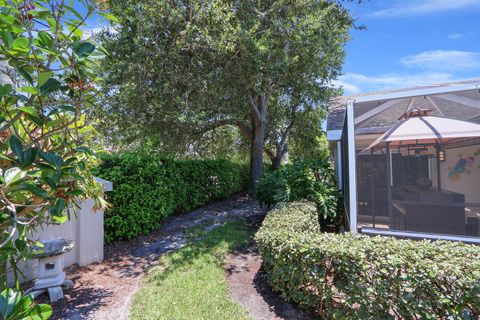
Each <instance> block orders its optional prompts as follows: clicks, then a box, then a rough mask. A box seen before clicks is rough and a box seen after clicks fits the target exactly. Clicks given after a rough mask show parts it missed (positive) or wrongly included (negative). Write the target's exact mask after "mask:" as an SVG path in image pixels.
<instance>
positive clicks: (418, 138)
mask: <svg viewBox="0 0 480 320" xmlns="http://www.w3.org/2000/svg"><path fill="white" fill-rule="evenodd" d="M478 137H480V124H477V123H473V122H468V121H462V120H455V119H450V118H442V117H436V116H428V115H427V116H412V117H409V118H406V119H404V120H401V121H399V122H398V123H397V124H396V125H395V126H393V127H392V128H391V129H390V130H388V131H387V132H385V133H384V134H383V135H382V136H380V137H379V138H378V139H377V140H375V141H374V142H373V143H372V144H371V145H370V146H369V147H368V148H367V149H371V148H374V147H376V146H380V145H385V144H387V143H388V144H389V145H390V146H391V147H408V146H415V145H437V144H444V143H449V142H455V141H463V140H465V139H471V138H478Z"/></svg>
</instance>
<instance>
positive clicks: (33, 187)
mask: <svg viewBox="0 0 480 320" xmlns="http://www.w3.org/2000/svg"><path fill="white" fill-rule="evenodd" d="M19 190H27V191H29V192H31V193H32V194H34V195H36V196H39V197H42V198H48V197H49V196H48V193H47V192H46V191H45V190H43V189H42V188H40V187H38V186H36V185H34V184H30V183H22V184H20V185H19Z"/></svg>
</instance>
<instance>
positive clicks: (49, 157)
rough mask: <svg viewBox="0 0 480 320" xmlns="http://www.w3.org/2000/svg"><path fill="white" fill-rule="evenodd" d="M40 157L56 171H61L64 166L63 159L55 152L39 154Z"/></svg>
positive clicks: (41, 152)
mask: <svg viewBox="0 0 480 320" xmlns="http://www.w3.org/2000/svg"><path fill="white" fill-rule="evenodd" d="M39 154H40V157H42V158H43V159H44V160H45V161H47V162H48V163H49V164H50V165H52V166H53V167H54V168H55V169H60V168H61V167H62V165H63V159H62V157H60V156H59V155H58V154H56V153H54V152H43V151H40V152H39Z"/></svg>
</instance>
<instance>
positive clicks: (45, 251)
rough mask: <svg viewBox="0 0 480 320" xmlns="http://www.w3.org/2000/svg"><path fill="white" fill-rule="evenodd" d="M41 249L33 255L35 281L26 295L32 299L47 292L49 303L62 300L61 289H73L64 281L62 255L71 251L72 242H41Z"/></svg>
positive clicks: (52, 240)
mask: <svg viewBox="0 0 480 320" xmlns="http://www.w3.org/2000/svg"><path fill="white" fill-rule="evenodd" d="M42 244H43V248H38V249H39V251H40V252H39V253H38V254H35V257H36V258H37V259H38V272H37V280H36V281H35V284H34V286H33V288H31V289H29V290H28V291H27V293H32V295H33V297H35V298H36V297H38V296H39V295H41V294H43V293H45V292H47V291H48V295H49V298H50V302H55V301H57V300H59V299H62V298H63V288H62V286H66V287H73V282H72V281H71V280H67V279H66V275H65V271H63V268H64V258H65V256H64V254H65V253H67V252H69V251H70V250H72V248H73V246H74V242H73V241H72V240H66V239H62V238H56V239H50V240H47V241H44V242H42Z"/></svg>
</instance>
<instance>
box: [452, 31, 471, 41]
mask: <svg viewBox="0 0 480 320" xmlns="http://www.w3.org/2000/svg"><path fill="white" fill-rule="evenodd" d="M474 35H475V33H474V32H467V33H452V34H449V35H448V38H449V39H451V40H459V39H463V38H467V37H471V36H474Z"/></svg>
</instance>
